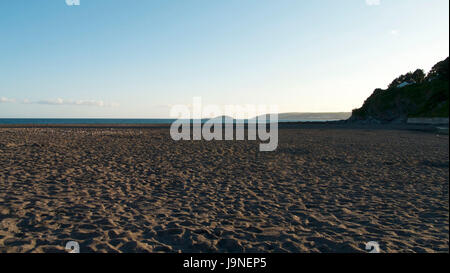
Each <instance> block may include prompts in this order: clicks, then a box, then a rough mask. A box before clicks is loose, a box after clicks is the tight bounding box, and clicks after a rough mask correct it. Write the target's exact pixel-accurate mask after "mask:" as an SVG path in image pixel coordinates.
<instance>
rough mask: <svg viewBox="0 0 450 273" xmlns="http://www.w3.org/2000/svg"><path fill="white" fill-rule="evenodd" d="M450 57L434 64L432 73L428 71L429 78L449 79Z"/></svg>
mask: <svg viewBox="0 0 450 273" xmlns="http://www.w3.org/2000/svg"><path fill="white" fill-rule="evenodd" d="M448 59H449V58H448V57H447V59H445V60H443V61H441V62H438V63H437V64H435V65H434V66H433V68H432V69H431V71H430V73H428V76H427V79H428V80H433V79H448V76H449V75H448V65H449V63H448V62H449V60H448Z"/></svg>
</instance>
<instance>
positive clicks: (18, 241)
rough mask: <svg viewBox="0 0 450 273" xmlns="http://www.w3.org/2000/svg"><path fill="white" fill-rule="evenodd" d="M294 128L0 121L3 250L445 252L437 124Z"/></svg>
mask: <svg viewBox="0 0 450 273" xmlns="http://www.w3.org/2000/svg"><path fill="white" fill-rule="evenodd" d="M300 127H301V126H298V127H295V126H294V127H292V128H284V129H283V128H282V129H280V131H279V146H278V149H277V151H276V152H266V153H264V152H259V150H258V142H257V141H210V142H207V141H179V142H175V141H173V140H172V139H171V138H170V135H169V130H168V129H167V128H156V127H155V128H112V129H111V128H88V127H86V128H81V127H80V128H0V252H64V251H65V250H64V247H65V244H66V243H67V242H68V241H72V240H73V241H77V242H79V244H80V247H81V252H247V253H251V252H276V253H279V252H295V253H297V252H366V250H365V243H366V242H369V241H377V242H379V245H380V248H381V251H382V252H448V251H449V198H448V196H449V174H448V172H449V139H448V136H446V135H436V134H434V133H429V132H421V131H411V130H396V129H389V128H387V129H370V128H369V129H364V128H358V129H356V128H355V129H351V128H338V127H336V128H327V127H320V128H300Z"/></svg>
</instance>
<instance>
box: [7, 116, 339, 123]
mask: <svg viewBox="0 0 450 273" xmlns="http://www.w3.org/2000/svg"><path fill="white" fill-rule="evenodd" d="M175 120H176V119H108V118H102V119H94V118H92V119H90V118H83V119H75V118H74V119H71V118H69V119H67V118H43V119H41V118H23V119H22V118H0V124H4V125H5V124H30V125H48V124H170V123H172V122H174V121H175ZM207 120H208V119H204V120H202V122H205V121H207ZM185 121H186V122H188V121H189V120H185ZM326 121H335V120H334V119H330V120H319V119H309V120H279V121H278V122H280V123H281V122H326ZM234 122H235V123H247V121H246V120H235V121H234ZM196 123H198V122H196Z"/></svg>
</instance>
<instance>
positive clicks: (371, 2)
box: [366, 0, 381, 6]
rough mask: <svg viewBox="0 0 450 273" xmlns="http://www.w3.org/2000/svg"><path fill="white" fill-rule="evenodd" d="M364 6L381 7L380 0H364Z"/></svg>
mask: <svg viewBox="0 0 450 273" xmlns="http://www.w3.org/2000/svg"><path fill="white" fill-rule="evenodd" d="M366 5H368V6H379V5H381V0H366Z"/></svg>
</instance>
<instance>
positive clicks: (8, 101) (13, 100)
mask: <svg viewBox="0 0 450 273" xmlns="http://www.w3.org/2000/svg"><path fill="white" fill-rule="evenodd" d="M14 102H16V100H15V99H9V98H5V97H1V98H0V103H14Z"/></svg>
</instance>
